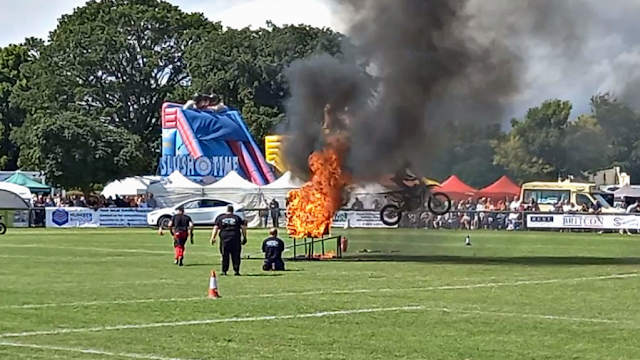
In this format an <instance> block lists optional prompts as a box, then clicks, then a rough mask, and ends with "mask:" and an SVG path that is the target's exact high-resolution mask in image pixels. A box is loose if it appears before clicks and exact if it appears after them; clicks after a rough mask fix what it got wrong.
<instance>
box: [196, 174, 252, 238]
mask: <svg viewBox="0 0 640 360" xmlns="http://www.w3.org/2000/svg"><path fill="white" fill-rule="evenodd" d="M204 195H205V196H207V197H211V198H214V199H227V200H231V201H235V202H237V203H239V204H242V205H244V206H245V207H246V208H247V209H256V208H258V207H260V187H259V186H258V185H256V184H254V183H252V182H250V181H247V180H245V179H244V178H243V177H242V176H240V175H239V174H238V173H237V172H235V171H232V172H230V173H228V174H227V176H225V177H223V178H222V179H220V180H218V181H216V182H215V183H213V184H211V185H207V186H205V187H204ZM245 218H246V220H247V222H248V223H249V226H255V224H256V223H258V222H259V221H260V220H259V217H258V213H257V212H256V211H248V212H245Z"/></svg>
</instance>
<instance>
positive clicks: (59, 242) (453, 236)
mask: <svg viewBox="0 0 640 360" xmlns="http://www.w3.org/2000/svg"><path fill="white" fill-rule="evenodd" d="M337 233H342V232H341V231H337ZM344 234H346V235H347V236H348V237H349V240H350V242H349V252H348V253H347V254H345V255H346V258H345V259H342V260H334V261H315V262H288V263H287V266H288V271H286V272H284V273H277V274H264V273H263V272H262V270H261V268H260V266H261V261H259V260H245V261H244V262H243V264H242V272H243V275H244V276H242V277H233V276H230V277H221V278H220V279H219V281H218V283H219V289H220V291H221V294H222V296H223V298H222V299H219V300H209V299H207V298H206V293H207V289H208V283H209V273H210V271H211V270H213V269H215V270H219V263H220V259H219V255H218V252H217V248H213V247H211V245H209V243H208V241H207V240H208V232H207V231H204V230H201V231H199V232H198V234H197V236H196V244H195V245H191V246H188V247H187V252H186V257H185V262H186V264H187V266H184V267H182V268H179V267H176V266H175V265H173V263H172V262H173V259H172V256H173V253H172V247H171V240H170V237H169V236H167V235H166V236H164V237H160V236H158V235H157V234H156V233H155V232H154V231H153V230H104V229H95V230H94V229H80V230H68V231H67V230H58V231H55V230H44V229H42V230H11V229H10V231H9V233H8V234H7V235H5V236H0V261H1V262H2V265H0V294H1V295H0V359H3V360H13V359H107V358H113V359H156V360H162V359H278V360H283V359H362V360H365V359H457V360H464V359H491V360H498V359H510V360H511V359H518V360H524V359H535V360H543V359H554V360H559V359H594V360H595V359H597V360H602V359H640V269H639V265H640V237H622V236H619V235H617V234H616V235H603V236H597V235H594V234H578V233H572V234H567V233H564V234H560V233H540V232H538V233H506V232H473V233H471V235H472V242H473V246H472V247H465V246H464V237H465V235H466V234H465V233H461V232H448V231H424V230H385V231H381V230H350V231H345V232H344ZM249 235H250V238H249V241H250V243H249V245H248V247H247V249H246V250H245V252H247V253H249V252H253V251H255V250H257V249H258V247H259V245H260V243H261V241H262V238H263V237H264V235H265V233H264V232H262V231H257V230H254V231H251V232H250V234H249ZM364 249H367V250H369V252H367V253H360V252H359V251H361V250H364Z"/></svg>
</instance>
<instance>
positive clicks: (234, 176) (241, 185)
mask: <svg viewBox="0 0 640 360" xmlns="http://www.w3.org/2000/svg"><path fill="white" fill-rule="evenodd" d="M259 188H260V187H259V186H258V185H256V184H254V183H252V182H251V181H248V180H246V179H245V178H243V177H242V176H240V175H239V174H238V173H237V172H235V171H231V172H230V173H228V174H227V176H225V177H223V178H222V179H220V180H218V181H216V182H215V183H213V184H211V185H207V186H205V189H206V190H215V189H254V190H258V189H259Z"/></svg>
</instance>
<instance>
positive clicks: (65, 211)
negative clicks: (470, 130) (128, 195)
mask: <svg viewBox="0 0 640 360" xmlns="http://www.w3.org/2000/svg"><path fill="white" fill-rule="evenodd" d="M43 210H44V213H45V214H44V215H45V216H44V221H43V223H44V225H45V226H46V227H49V228H65V227H112V228H123V227H148V224H147V214H148V213H149V212H151V211H152V209H135V208H101V209H97V210H94V209H89V208H80V207H67V208H45V209H39V210H36V211H43ZM247 211H248V212H254V213H256V214H257V213H258V211H259V210H258V209H248V210H247ZM261 213H262V214H263V215H262V217H263V218H265V216H264V214H268V215H267V217H268V220H269V221H268V222H267V221H264V222H262V221H261V222H260V223H261V224H264V226H267V224H270V223H271V220H272V219H271V211H268V210H267V211H264V210H263V211H262V212H261ZM31 217H33V215H32V216H31ZM285 219H286V216H285V214H284V211H281V212H280V218H279V220H280V221H279V223H280V225H281V226H283V225H284V220H285ZM265 220H266V219H265ZM21 222H25V225H26V220H24V219H21ZM465 222H466V224H467V225H470V224H472V223H474V224H475V225H476V227H479V228H486V229H496V230H506V229H508V230H554V229H555V230H561V229H575V230H580V229H582V230H623V229H629V230H640V213H637V214H599V215H595V214H588V213H530V212H526V213H514V212H496V211H492V212H476V211H469V212H464V211H463V212H460V211H454V212H451V213H449V214H448V215H446V216H444V217H435V216H433V215H430V214H428V213H426V212H419V213H406V214H403V219H402V221H401V222H400V224H399V225H397V226H393V227H394V228H397V227H400V228H430V227H433V224H436V223H437V224H438V228H444V229H459V228H460V226H461V225H465ZM21 225H22V224H21ZM18 226H20V225H18ZM332 226H333V227H340V228H343V227H350V228H389V226H386V225H384V224H383V223H382V222H381V221H380V213H379V212H378V211H376V210H341V211H339V212H338V213H337V214H336V215H335V217H334V220H333V224H332ZM510 227H511V228H510Z"/></svg>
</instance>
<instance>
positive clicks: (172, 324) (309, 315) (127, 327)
mask: <svg viewBox="0 0 640 360" xmlns="http://www.w3.org/2000/svg"><path fill="white" fill-rule="evenodd" d="M410 311H441V312H448V313H461V314H477V315H488V316H514V317H527V318H534V319H544V320H563V321H575V322H599V323H622V322H621V321H617V320H606V319H588V318H572V317H562V316H552V315H535V314H516V313H500V312H489V311H486V312H485V311H479V310H450V309H446V308H440V309H434V308H429V307H426V306H420V305H411V306H398V307H387V308H370V309H351V310H336V311H322V312H315V313H306V314H291V315H271V316H252V317H232V318H220V319H205V320H191V321H176V322H163V323H149V324H128V325H114V326H96V327H89V328H76V329H56V330H44V331H27V332H20V333H6V334H1V335H0V338H16V337H28V336H44V335H61V334H77V333H91V332H102V331H112V330H130V329H151V328H161V327H176V326H190V325H210V324H220V323H238V322H255V321H273V320H296V319H307V318H321V317H328V316H338V315H355V314H366V313H383V312H410Z"/></svg>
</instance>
